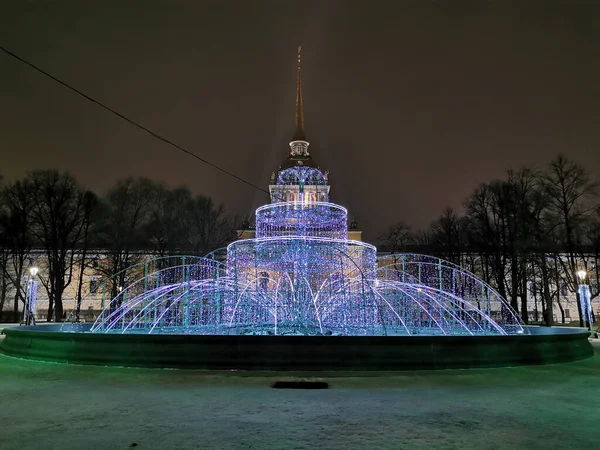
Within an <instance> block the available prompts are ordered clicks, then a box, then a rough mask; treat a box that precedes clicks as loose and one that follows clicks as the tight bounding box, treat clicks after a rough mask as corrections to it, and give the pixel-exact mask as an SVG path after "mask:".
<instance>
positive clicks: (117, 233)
mask: <svg viewBox="0 0 600 450" xmlns="http://www.w3.org/2000/svg"><path fill="white" fill-rule="evenodd" d="M159 189H160V185H158V184H157V183H155V182H153V181H150V180H148V179H145V178H140V179H137V180H134V179H133V178H128V179H125V180H121V181H119V182H118V183H117V185H116V186H115V187H114V188H112V189H111V190H110V191H109V192H108V194H107V195H106V197H105V198H104V199H103V201H102V203H101V211H100V212H99V214H100V220H99V224H98V232H97V238H98V245H99V246H100V247H101V248H103V249H106V251H107V253H108V258H107V259H106V261H104V262H102V264H100V266H99V270H100V271H101V272H102V273H103V274H104V275H105V276H106V277H107V278H111V277H113V276H116V278H114V279H113V280H112V283H111V285H110V290H111V297H112V298H115V297H116V296H117V294H118V292H119V288H123V287H125V286H126V285H127V283H128V281H129V278H128V277H129V276H130V275H132V274H129V273H128V271H127V270H126V269H127V268H129V267H130V266H132V265H134V264H137V263H138V262H140V261H141V258H142V255H141V250H144V249H149V248H150V245H149V237H148V225H149V223H150V220H151V217H152V212H153V208H154V204H155V200H156V193H157V191H158V190H159ZM117 306H118V305H117Z"/></svg>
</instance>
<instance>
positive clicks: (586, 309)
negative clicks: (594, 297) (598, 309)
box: [578, 284, 593, 330]
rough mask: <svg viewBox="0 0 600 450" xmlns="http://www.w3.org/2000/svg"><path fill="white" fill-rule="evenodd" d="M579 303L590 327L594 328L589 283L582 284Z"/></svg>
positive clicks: (579, 289)
mask: <svg viewBox="0 0 600 450" xmlns="http://www.w3.org/2000/svg"><path fill="white" fill-rule="evenodd" d="M578 291H579V303H580V304H581V311H580V313H581V317H582V318H583V319H584V320H585V321H586V322H587V326H588V329H589V330H591V329H592V323H593V322H592V302H591V298H590V297H591V296H590V287H589V286H588V285H587V284H580V285H579V288H578Z"/></svg>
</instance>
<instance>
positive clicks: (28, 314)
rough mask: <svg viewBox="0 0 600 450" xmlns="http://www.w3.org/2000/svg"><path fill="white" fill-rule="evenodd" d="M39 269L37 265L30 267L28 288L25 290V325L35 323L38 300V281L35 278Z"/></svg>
mask: <svg viewBox="0 0 600 450" xmlns="http://www.w3.org/2000/svg"><path fill="white" fill-rule="evenodd" d="M38 272H39V269H38V268H37V267H35V266H32V267H30V268H29V276H28V277H27V289H26V291H25V308H24V310H23V322H24V323H25V325H35V303H36V300H37V281H36V280H35V277H36V275H37V274H38Z"/></svg>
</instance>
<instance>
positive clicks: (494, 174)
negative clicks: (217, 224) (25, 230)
mask: <svg viewBox="0 0 600 450" xmlns="http://www.w3.org/2000/svg"><path fill="white" fill-rule="evenodd" d="M228 5H235V7H233V6H229V7H228V6H226V5H224V4H221V3H218V4H216V3H215V4H212V3H203V4H202V5H197V4H194V5H177V6H172V5H167V4H162V5H159V4H158V3H153V4H152V5H150V6H148V5H146V4H141V3H136V4H131V3H128V4H126V5H123V6H119V7H117V6H114V5H113V6H111V5H107V4H102V6H96V7H90V6H89V5H81V4H78V3H76V2H73V3H69V4H66V3H65V4H55V3H40V4H33V3H27V4H22V3H20V2H15V3H12V4H10V5H8V7H5V11H6V12H5V14H4V15H3V17H2V18H0V26H1V27H2V30H3V40H2V45H4V46H5V47H6V48H7V49H9V50H11V51H14V52H15V53H17V54H18V55H20V56H22V57H23V58H25V59H27V60H29V61H31V62H32V63H34V64H36V65H38V66H40V67H41V68H42V69H44V70H47V71H48V72H50V73H51V74H53V75H55V76H57V77H58V78H61V79H62V80H64V81H65V82H67V83H70V84H72V85H73V86H75V87H77V88H79V89H81V90H82V91H84V92H86V93H88V94H89V95H91V96H92V97H94V98H96V99H97V100H99V101H101V102H103V103H105V104H107V105H108V106H110V107H112V108H114V109H116V110H117V111H119V112H121V113H123V114H125V115H127V116H129V117H131V118H132V119H134V120H136V121H139V122H140V123H142V124H143V125H145V126H147V127H149V128H151V129H152V130H154V131H156V132H158V133H160V134H162V135H164V136H165V137H167V138H169V139H172V140H173V141H174V142H176V143H178V144H180V145H182V146H184V147H185V148H187V149H189V150H190V151H192V152H194V153H196V154H197V155H199V156H201V157H203V158H206V159H207V160H209V161H211V162H213V163H215V164H217V165H219V166H221V167H223V168H224V169H226V170H229V171H231V172H233V173H235V174H236V175H238V176H240V177H242V178H244V179H246V180H248V181H249V182H251V183H253V184H256V185H259V186H261V187H263V188H266V187H267V184H268V181H269V175H270V173H271V172H272V171H274V170H276V169H277V167H278V166H279V164H281V162H282V161H283V160H284V159H285V157H286V156H287V154H288V152H289V147H288V142H289V140H290V139H291V137H292V134H293V132H294V112H295V110H294V97H295V82H296V78H295V68H296V48H297V46H298V45H299V44H302V48H303V87H304V108H305V122H306V134H307V139H308V141H310V143H311V146H310V151H311V154H312V156H313V158H314V159H315V160H316V161H317V162H318V163H319V165H320V166H321V168H322V169H323V170H329V171H330V181H331V185H332V187H331V194H332V197H331V198H332V201H333V202H335V203H339V204H341V205H343V206H345V207H347V208H348V210H349V215H350V217H353V216H356V217H357V219H358V221H359V223H360V225H361V226H362V228H363V229H364V230H365V236H364V237H365V239H366V240H370V241H373V240H375V239H376V237H377V235H378V233H379V232H381V231H383V230H385V229H386V228H387V227H388V226H389V225H390V224H392V223H393V222H396V221H398V220H404V221H405V222H407V223H409V224H411V225H412V226H413V227H415V228H425V227H427V226H428V224H429V223H430V222H431V221H432V220H434V219H435V218H436V217H437V216H439V214H441V212H442V211H443V209H444V208H445V207H446V206H453V207H460V205H461V204H462V202H463V200H464V199H465V197H467V196H468V195H469V194H470V193H471V192H472V191H473V189H474V188H475V187H476V186H477V185H478V184H479V183H481V182H484V181H490V180H492V179H495V178H499V177H502V176H503V174H504V173H505V172H506V170H507V169H508V168H511V167H512V168H518V167H521V166H524V165H527V166H530V165H532V166H535V167H537V168H543V167H545V166H546V165H547V163H548V162H549V161H550V160H551V159H553V158H554V157H556V155H558V154H559V153H562V154H565V155H566V156H568V157H569V158H573V159H575V160H576V161H578V162H579V163H580V164H582V165H584V166H585V167H586V169H587V170H588V172H589V173H590V174H591V175H592V176H593V177H594V178H597V175H598V173H599V172H600V151H598V147H599V145H598V143H599V142H600V129H598V127H597V126H596V127H594V125H595V124H597V123H598V119H599V118H600V117H599V115H600V114H599V113H598V108H597V104H598V100H600V92H599V88H598V85H597V80H598V79H599V78H600V77H599V76H600V62H599V58H598V56H599V55H598V53H599V52H598V50H599V49H600V27H599V26H598V19H599V18H600V14H599V13H600V5H592V4H588V3H587V2H569V3H568V4H567V3H566V2H560V1H554V2H550V1H547V2H533V3H530V4H528V5H527V6H526V7H522V8H517V7H514V6H495V5H489V4H483V3H479V2H458V3H453V4H452V5H443V4H439V3H437V2H436V3H430V4H429V5H423V4H422V3H414V2H405V3H404V4H402V5H399V4H397V3H396V2H379V3H377V2H376V3H374V4H373V3H370V4H369V6H368V8H367V7H364V6H362V3H358V2H327V3H326V4H323V2H310V1H309V2H295V3H285V4H282V3H279V2H260V3H254V4H253V5H250V4H248V3H246V2H231V3H228ZM378 5H379V6H380V7H379V8H377V7H376V6H378ZM0 61H1V64H2V68H3V70H2V71H0V86H2V87H1V88H0V89H2V94H1V96H2V99H3V100H4V101H3V102H2V105H1V106H0V114H1V115H0V118H1V119H2V120H1V123H2V136H3V137H4V145H3V150H2V152H3V153H2V156H3V158H2V167H1V168H0V173H1V174H2V175H3V176H4V177H5V179H6V180H9V181H10V180H14V179H16V178H20V177H22V176H24V175H25V174H26V173H27V172H28V171H30V170H34V169H45V168H57V169H60V170H68V171H70V172H71V173H73V174H74V175H75V176H76V177H77V179H78V180H79V181H80V182H81V183H82V184H83V185H85V186H86V187H89V188H91V189H93V190H95V191H97V192H100V193H102V192H104V191H105V190H106V189H107V188H109V187H110V186H111V185H113V184H114V183H115V182H116V181H117V180H118V179H121V178H125V177H127V176H134V177H138V176H145V177H148V178H151V179H155V180H157V181H162V182H165V183H166V184H167V185H169V186H172V187H173V186H177V185H181V184H185V185H187V186H189V187H190V188H191V189H192V190H193V191H194V192H198V193H202V194H205V195H208V196H211V197H213V198H214V199H215V200H216V201H218V202H223V203H224V204H225V205H226V206H227V207H228V209H229V210H230V211H231V212H233V213H238V214H240V215H248V214H250V213H252V212H253V210H254V209H255V208H256V207H257V206H259V205H261V204H263V203H266V202H267V201H268V197H267V195H266V194H264V193H261V192H259V191H256V190H252V189H251V188H250V187H248V186H246V185H244V184H242V183H240V182H239V181H236V180H234V179H232V178H229V177H227V176H226V175H224V174H222V173H220V172H218V171H216V170H214V169H212V168H210V167H208V166H206V165H204V164H202V163H200V162H198V161H196V160H194V159H192V158H191V157H189V156H186V155H184V154H183V153H180V152H178V151H177V150H175V149H173V148H171V147H169V146H167V145H166V144H164V143H162V142H160V141H158V140H156V139H153V138H151V137H150V136H148V135H146V134H145V133H143V132H142V131H140V130H138V129H136V128H134V127H132V126H131V125H129V124H127V123H126V122H124V121H123V120H121V119H118V118H116V117H114V116H112V115H110V114H109V113H107V112H106V111H103V110H102V109H100V108H99V107H97V106H96V105H93V104H92V103H90V102H87V101H85V100H84V99H82V98H81V97H79V96H77V95H75V94H73V93H72V92H70V91H68V90H67V89H65V88H64V87H62V86H60V85H58V84H57V83H55V82H53V81H51V80H49V79H48V78H45V77H43V76H42V75H41V74H39V73H36V72H35V71H34V70H32V69H31V68H29V67H27V66H25V65H23V64H22V63H19V62H18V61H16V60H14V59H12V58H10V57H9V56H8V55H6V54H4V53H2V54H1V55H0Z"/></svg>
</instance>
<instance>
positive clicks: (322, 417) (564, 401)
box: [0, 340, 600, 450]
mask: <svg viewBox="0 0 600 450" xmlns="http://www.w3.org/2000/svg"><path fill="white" fill-rule="evenodd" d="M594 346H595V347H596V356H595V357H594V358H591V359H588V360H585V361H580V362H576V363H569V364H559V365H551V366H535V367H517V368H502V369H486V370H452V371H437V372H433V371H432V372H428V371H421V372H405V373H396V374H393V373H387V374H383V375H382V374H377V375H376V374H370V373H361V374H331V373H327V374H319V375H318V376H317V377H316V378H318V379H322V380H325V381H327V382H329V385H330V388H329V389H327V390H288V389H272V388H271V387H270V386H271V385H272V384H273V383H274V382H275V381H277V380H290V379H302V378H306V374H277V373H239V372H227V373H207V372H200V371H178V370H157V369H154V370H153V369H125V368H115V367H93V366H74V365H63V364H55V363H42V362H33V361H25V360H18V359H13V358H9V357H6V356H3V355H0V449H59V448H60V449H125V448H132V447H131V446H132V445H133V444H137V445H135V448H138V449H188V448H202V449H261V450H263V449H264V450H267V449H344V450H349V449H355V448H368V449H377V448H382V449H431V448H436V449H439V448H441V449H471V448H472V449H508V448H519V449H561V450H562V449H569V448H573V449H581V448H595V447H597V444H598V442H599V438H598V431H597V417H598V412H599V411H600V406H598V403H599V402H600V384H599V379H600V377H599V376H598V374H599V370H600V354H599V351H600V345H599V343H598V341H597V340H596V341H595V342H594Z"/></svg>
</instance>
